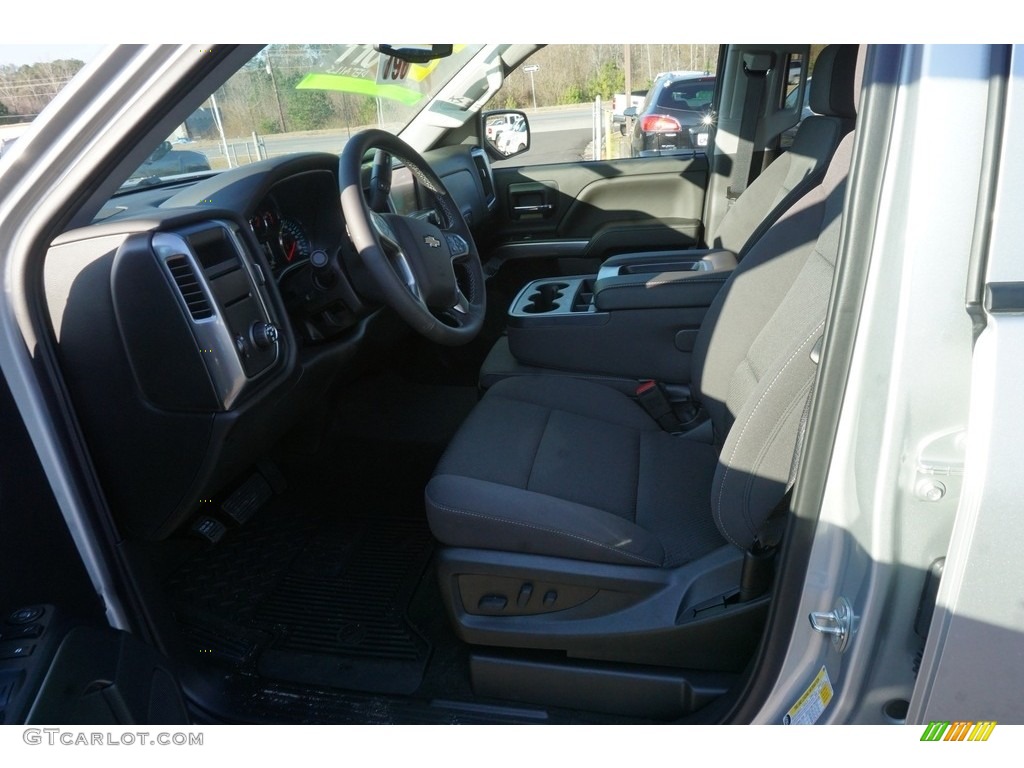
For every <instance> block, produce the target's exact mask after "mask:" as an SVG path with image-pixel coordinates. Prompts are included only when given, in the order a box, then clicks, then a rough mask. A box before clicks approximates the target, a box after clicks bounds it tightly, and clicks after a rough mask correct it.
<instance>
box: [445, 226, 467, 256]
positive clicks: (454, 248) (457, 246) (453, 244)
mask: <svg viewBox="0 0 1024 768" xmlns="http://www.w3.org/2000/svg"><path fill="white" fill-rule="evenodd" d="M444 239H445V240H447V241H448V250H449V251H451V253H452V256H453V257H457V256H465V255H466V254H467V253H469V243H467V242H466V239H465V238H464V237H462V236H461V235H456V234H453V233H451V232H445V234H444Z"/></svg>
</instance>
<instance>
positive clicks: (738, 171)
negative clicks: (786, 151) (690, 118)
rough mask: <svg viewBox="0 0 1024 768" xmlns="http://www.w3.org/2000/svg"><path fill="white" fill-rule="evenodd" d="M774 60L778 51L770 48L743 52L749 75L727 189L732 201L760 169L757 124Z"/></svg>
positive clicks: (761, 152) (746, 70)
mask: <svg viewBox="0 0 1024 768" xmlns="http://www.w3.org/2000/svg"><path fill="white" fill-rule="evenodd" d="M774 63H775V54H773V53H770V52H762V53H756V52H751V53H744V54H743V74H745V75H746V76H747V88H746V91H745V93H744V94H743V117H742V119H741V120H740V135H739V145H738V146H737V148H736V162H735V165H734V167H733V172H732V173H731V174H730V178H731V179H732V182H733V183H732V184H730V185H729V188H728V189H727V190H726V197H727V198H728V199H729V202H730V203H732V202H733V201H734V200H736V199H737V198H738V197H739V196H740V195H742V194H743V192H744V191H745V190H746V188H747V187H748V186H749V185H750V183H751V182H752V181H753V180H754V179H756V178H757V176H758V174H759V173H760V172H761V168H760V165H761V162H763V159H762V158H763V155H764V152H763V151H760V152H757V153H756V154H757V159H758V161H759V162H755V153H754V146H755V144H756V139H757V124H758V122H759V121H760V118H761V109H762V107H763V106H764V92H765V84H766V83H767V82H768V71H769V70H770V69H771V68H772V66H773V65H774Z"/></svg>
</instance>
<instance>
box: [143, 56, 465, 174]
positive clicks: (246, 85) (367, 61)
mask: <svg viewBox="0 0 1024 768" xmlns="http://www.w3.org/2000/svg"><path fill="white" fill-rule="evenodd" d="M481 48H482V46H480V45H455V46H453V50H452V54H451V55H450V56H446V57H444V58H441V59H435V60H433V61H429V62H426V63H423V64H413V63H408V62H404V61H400V60H398V59H396V58H393V57H391V56H386V55H382V54H380V53H378V52H377V51H375V50H374V49H373V47H372V46H370V45H269V46H267V47H266V48H264V49H263V50H262V51H260V53H259V54H258V55H257V56H255V57H254V58H253V59H251V60H250V61H249V62H248V63H247V64H246V65H245V66H243V67H242V68H241V69H240V70H239V71H238V72H236V73H235V74H234V75H233V76H232V77H231V78H230V79H229V80H228V81H227V82H226V83H225V84H224V85H223V86H222V87H221V88H219V89H217V91H216V92H215V93H213V94H212V95H211V96H210V98H209V99H207V101H206V102H205V103H204V104H203V106H202V107H200V108H199V109H198V110H196V111H195V112H194V113H193V114H192V115H191V116H190V117H189V118H188V119H186V120H185V122H184V123H182V124H181V125H179V126H178V127H177V128H176V129H175V131H174V133H173V134H172V135H170V136H168V137H167V139H166V140H165V141H163V142H162V143H161V144H160V145H159V146H158V147H156V148H155V149H154V151H153V153H152V154H151V155H150V156H149V158H148V159H147V160H146V162H145V163H143V164H142V165H141V166H140V167H139V168H138V169H137V170H136V171H135V172H134V173H133V174H132V175H131V177H130V178H129V179H128V181H126V182H125V184H124V185H123V188H131V187H137V186H139V185H151V184H159V183H163V182H164V181H167V180H172V179H174V178H177V177H180V176H182V175H191V174H197V173H198V174H201V173H211V172H216V171H219V170H224V169H227V168H234V167H237V166H239V165H246V164H248V163H253V162H256V161H257V160H262V159H265V158H268V157H274V156H277V155H282V154H287V153H290V152H300V151H325V152H332V153H335V154H336V153H339V152H340V151H341V149H342V147H344V145H345V142H346V141H347V140H348V139H349V137H351V136H352V134H353V133H355V132H357V131H360V130H363V129H365V128H381V129H384V130H387V131H391V132H393V133H400V132H401V131H402V129H404V128H405V126H407V125H408V124H409V122H410V121H411V120H412V119H413V118H414V117H415V116H416V115H417V114H419V112H420V111H421V110H423V109H424V108H425V107H426V106H427V105H428V104H430V102H431V100H432V99H433V98H434V97H435V96H436V95H437V94H438V92H439V91H440V90H441V89H442V88H443V87H444V86H445V84H446V83H447V82H448V81H449V80H450V79H451V78H452V77H453V76H454V75H455V74H456V73H457V72H458V71H459V70H460V69H461V68H462V67H463V66H464V65H465V64H466V63H467V62H468V61H469V60H470V59H471V58H472V57H473V56H474V55H475V54H476V53H477V52H478V51H479V50H480V49H481Z"/></svg>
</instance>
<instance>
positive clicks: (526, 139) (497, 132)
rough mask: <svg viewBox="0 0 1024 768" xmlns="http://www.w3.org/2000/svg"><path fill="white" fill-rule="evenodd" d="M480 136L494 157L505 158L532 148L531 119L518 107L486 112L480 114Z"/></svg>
mask: <svg viewBox="0 0 1024 768" xmlns="http://www.w3.org/2000/svg"><path fill="white" fill-rule="evenodd" d="M480 137H481V139H482V140H483V146H484V148H485V149H486V150H487V151H488V153H489V154H490V155H491V156H492V157H494V158H496V159H498V160H504V159H505V158H508V157H513V156H515V155H519V154H522V153H523V152H526V151H527V150H528V149H529V148H530V121H529V120H527V118H526V113H525V112H520V111H519V110H517V109H502V110H496V111H493V112H484V113H483V114H481V115H480Z"/></svg>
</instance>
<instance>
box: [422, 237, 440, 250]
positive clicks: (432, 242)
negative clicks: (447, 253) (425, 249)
mask: <svg viewBox="0 0 1024 768" xmlns="http://www.w3.org/2000/svg"><path fill="white" fill-rule="evenodd" d="M423 242H424V243H426V244H427V245H429V246H430V247H431V248H440V247H441V241H440V240H438V239H437V238H436V237H434V236H433V235H427V236H426V237H424V238H423Z"/></svg>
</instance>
